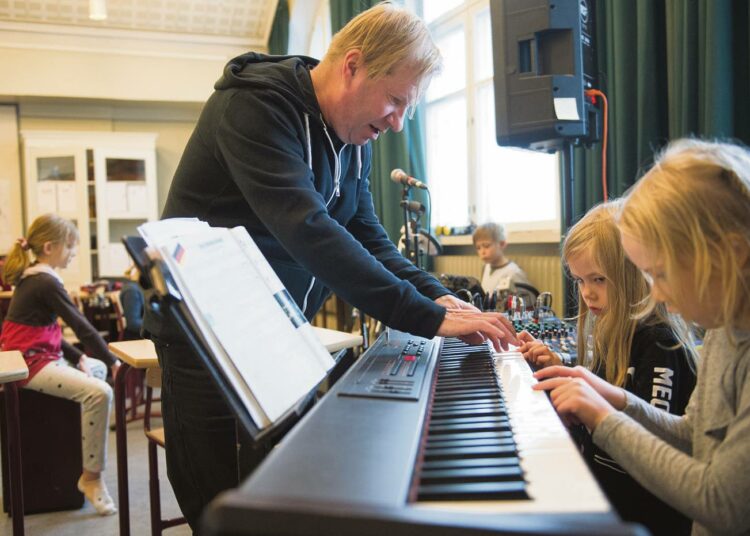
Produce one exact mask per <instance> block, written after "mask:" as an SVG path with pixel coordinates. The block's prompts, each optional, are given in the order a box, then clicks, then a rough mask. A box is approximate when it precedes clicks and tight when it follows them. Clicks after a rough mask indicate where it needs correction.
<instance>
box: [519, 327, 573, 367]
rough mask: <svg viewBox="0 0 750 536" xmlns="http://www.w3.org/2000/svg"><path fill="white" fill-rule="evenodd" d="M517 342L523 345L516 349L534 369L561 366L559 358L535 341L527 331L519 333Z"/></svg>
mask: <svg viewBox="0 0 750 536" xmlns="http://www.w3.org/2000/svg"><path fill="white" fill-rule="evenodd" d="M518 340H519V341H521V342H522V343H523V344H521V346H519V347H518V351H519V352H521V354H523V357H524V358H525V359H526V361H528V362H529V363H530V364H532V365H533V366H534V367H535V368H544V367H550V366H553V365H562V359H560V356H559V355H557V354H556V353H555V352H553V351H552V350H550V348H549V346H547V345H546V344H544V343H543V342H542V341H540V340H539V339H535V338H534V337H533V336H532V335H531V333H529V332H528V331H526V330H524V331H522V332H521V333H519V334H518Z"/></svg>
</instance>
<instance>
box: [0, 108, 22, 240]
mask: <svg viewBox="0 0 750 536" xmlns="http://www.w3.org/2000/svg"><path fill="white" fill-rule="evenodd" d="M21 207H22V204H21V169H20V165H19V154H18V122H17V120H16V107H15V106H12V105H10V106H8V105H6V106H0V255H5V254H6V253H7V252H8V250H9V249H10V246H11V245H13V242H14V241H15V239H16V238H18V237H20V236H21V235H22V233H23V220H22V214H21V212H22V210H21Z"/></svg>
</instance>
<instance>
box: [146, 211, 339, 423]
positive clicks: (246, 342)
mask: <svg viewBox="0 0 750 536" xmlns="http://www.w3.org/2000/svg"><path fill="white" fill-rule="evenodd" d="M157 224H163V225H157ZM201 224H202V225H201ZM183 225H184V230H185V231H186V233H185V234H182V233H181V231H180V229H181V228H183ZM146 226H148V227H149V228H148V229H141V228H139V230H140V231H142V234H143V235H144V239H146V241H147V242H151V243H154V244H155V245H157V247H158V249H159V250H160V252H161V254H162V257H163V258H164V261H165V262H166V263H167V265H168V267H169V269H170V271H171V272H172V275H173V276H174V277H175V279H176V280H177V284H178V286H179V287H180V292H181V293H182V295H183V299H185V302H186V304H187V305H188V308H189V309H190V311H191V314H192V316H193V317H194V318H195V320H196V322H197V323H198V324H199V326H200V327H201V329H202V330H203V331H204V335H205V336H206V338H207V339H209V340H210V341H211V343H212V346H215V347H214V348H212V352H213V353H214V354H216V355H215V357H216V358H217V359H218V360H219V361H221V363H222V367H223V368H224V370H225V372H226V375H227V378H228V379H229V381H230V383H231V384H232V385H233V386H235V388H236V389H237V392H238V394H239V395H240V396H242V398H243V401H245V402H246V403H247V404H249V406H248V408H249V409H251V408H252V409H254V410H255V416H253V418H254V420H256V418H257V419H258V420H256V424H257V425H258V426H259V427H261V428H262V427H264V426H265V425H267V424H270V423H269V421H270V422H274V421H276V420H278V419H279V418H280V417H282V416H283V415H284V414H285V413H287V412H288V411H289V410H290V409H292V408H293V407H294V406H295V404H296V403H297V402H298V401H299V400H300V399H301V398H302V397H303V396H305V395H306V394H307V393H309V392H310V391H311V390H312V389H314V388H315V386H316V385H317V384H318V383H319V382H320V381H321V380H322V379H323V378H324V377H325V374H326V372H327V371H328V370H329V369H330V368H331V367H332V366H333V364H334V362H333V359H332V358H331V356H330V354H329V353H328V352H327V351H326V350H325V348H324V347H323V345H322V344H321V343H320V341H319V340H318V339H317V337H316V336H315V335H314V333H313V331H312V327H311V326H310V324H309V323H308V322H307V321H306V320H305V318H304V316H303V315H302V313H301V311H300V310H299V308H298V307H297V305H296V304H295V303H294V301H293V300H292V299H291V297H290V296H289V294H288V292H287V291H286V289H285V288H284V286H283V285H282V283H281V281H280V280H279V279H278V277H277V276H276V274H275V273H274V272H273V270H272V269H271V267H270V265H269V264H268V262H267V261H266V260H265V258H264V257H263V255H262V254H261V252H260V250H259V249H258V247H257V246H256V245H255V243H254V242H253V241H252V239H251V238H250V236H249V235H248V234H247V231H246V230H245V229H244V228H235V229H232V230H229V229H223V228H211V227H208V225H207V224H205V223H204V222H200V221H198V220H194V219H193V220H182V221H180V222H175V221H173V220H163V221H161V222H150V223H148V224H145V226H141V227H146ZM157 227H158V228H157ZM201 227H202V228H201ZM157 236H158V237H159V238H156V237H157ZM251 414H252V413H251ZM263 417H265V418H263Z"/></svg>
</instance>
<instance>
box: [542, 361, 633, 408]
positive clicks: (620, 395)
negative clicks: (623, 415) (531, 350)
mask: <svg viewBox="0 0 750 536" xmlns="http://www.w3.org/2000/svg"><path fill="white" fill-rule="evenodd" d="M534 377H535V378H536V379H537V380H539V383H538V384H536V385H534V386H533V388H534V389H537V390H538V389H543V390H549V389H550V388H554V387H555V386H557V385H559V382H557V383H548V382H550V381H552V380H557V379H563V380H565V381H568V380H569V379H577V380H580V381H582V382H585V383H586V384H588V385H589V386H590V387H591V388H592V389H593V390H594V391H596V393H598V394H599V396H601V397H602V398H604V400H606V401H607V403H609V405H610V406H612V407H613V408H614V409H617V410H620V411H622V410H623V409H625V404H626V403H627V398H626V396H625V389H623V388H621V387H616V386H614V385H612V384H611V383H608V382H607V381H605V380H603V379H601V378H600V377H599V376H597V375H596V374H594V373H593V372H591V371H590V370H589V369H587V368H584V367H581V366H577V367H574V368H570V367H560V366H553V367H548V368H545V369H541V370H538V371H536V372H535V373H534ZM547 386H551V387H547Z"/></svg>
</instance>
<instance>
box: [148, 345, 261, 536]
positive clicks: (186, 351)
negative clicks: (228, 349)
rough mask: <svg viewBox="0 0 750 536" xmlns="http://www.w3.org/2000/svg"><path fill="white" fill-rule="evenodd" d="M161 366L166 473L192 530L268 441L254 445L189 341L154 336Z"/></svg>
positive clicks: (242, 476) (258, 457)
mask: <svg viewBox="0 0 750 536" xmlns="http://www.w3.org/2000/svg"><path fill="white" fill-rule="evenodd" d="M154 343H155V346H156V352H157V355H158V357H159V364H160V365H161V368H162V390H161V405H162V417H163V421H164V433H165V438H166V458H167V475H168V476H169V482H170V483H171V484H172V489H173V490H174V493H175V497H176V498H177V502H178V503H179V505H180V509H181V510H182V513H183V515H184V516H185V518H186V519H187V521H188V523H189V524H190V527H191V528H192V529H193V531H194V533H196V534H197V533H198V531H199V518H200V515H201V513H202V512H203V509H204V508H205V507H206V506H207V505H208V503H209V502H210V501H211V500H212V499H213V498H214V497H216V495H218V494H219V493H220V492H222V491H224V490H226V489H230V488H234V487H237V485H238V484H239V483H240V482H241V481H242V480H244V479H245V477H247V476H248V475H249V474H250V473H251V472H252V470H253V469H254V468H255V467H256V466H257V465H258V464H259V463H260V462H261V461H262V460H263V458H264V457H265V455H266V453H267V452H268V451H269V450H270V449H271V447H272V445H268V444H266V445H264V446H261V447H255V446H254V445H253V444H252V442H251V441H250V438H249V436H248V435H247V434H246V433H245V432H244V430H239V429H238V426H237V422H236V420H235V418H234V416H233V414H232V412H231V410H230V409H229V406H228V405H227V404H226V402H225V401H224V399H223V398H222V397H221V394H220V393H219V391H218V388H217V387H216V386H215V384H214V381H213V379H212V378H211V376H210V374H209V372H208V371H207V370H206V368H205V367H204V366H203V364H202V363H201V361H200V358H199V357H198V356H197V355H196V354H195V352H194V351H193V350H192V349H191V348H190V347H189V346H187V345H184V344H171V343H170V344H166V343H163V342H160V341H156V340H155V341H154Z"/></svg>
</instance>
